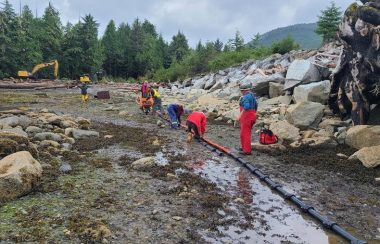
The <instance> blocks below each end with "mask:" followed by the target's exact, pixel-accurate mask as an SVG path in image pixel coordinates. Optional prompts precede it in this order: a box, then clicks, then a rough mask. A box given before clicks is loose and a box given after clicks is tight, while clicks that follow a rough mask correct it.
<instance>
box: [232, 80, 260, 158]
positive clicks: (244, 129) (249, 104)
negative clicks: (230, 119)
mask: <svg viewBox="0 0 380 244" xmlns="http://www.w3.org/2000/svg"><path fill="white" fill-rule="evenodd" d="M251 89H252V84H246V85H241V86H240V91H241V95H242V96H241V97H240V100H239V105H240V114H239V116H238V118H237V120H238V121H240V144H241V150H240V152H239V153H240V154H243V155H251V154H252V153H251V151H252V146H251V138H252V128H253V125H254V124H255V122H256V110H257V101H256V97H255V95H253V93H252V91H251Z"/></svg>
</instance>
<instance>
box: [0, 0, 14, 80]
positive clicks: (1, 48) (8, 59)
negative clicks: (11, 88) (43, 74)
mask: <svg viewBox="0 0 380 244" xmlns="http://www.w3.org/2000/svg"><path fill="white" fill-rule="evenodd" d="M17 27H18V21H17V18H16V13H15V11H14V9H13V7H12V5H11V4H10V3H9V2H8V0H6V1H5V3H4V5H3V7H2V8H1V9H0V77H7V76H15V75H16V72H17V61H16V59H15V57H16V56H17V54H18V50H17V45H15V43H16V41H17V39H18V38H17Z"/></svg>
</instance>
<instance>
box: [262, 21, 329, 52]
mask: <svg viewBox="0 0 380 244" xmlns="http://www.w3.org/2000/svg"><path fill="white" fill-rule="evenodd" d="M316 28H317V24H316V23H311V24H297V25H291V26H287V27H281V28H277V29H274V30H272V31H269V32H267V33H265V34H263V35H262V36H261V42H260V43H261V44H262V45H265V46H270V45H272V43H273V42H275V41H278V40H281V39H283V38H285V37H287V36H288V35H291V36H292V37H293V38H294V40H296V42H297V43H298V44H300V45H301V48H303V49H316V48H319V47H320V46H321V44H322V38H321V37H320V36H319V35H318V34H316V33H315V29H316Z"/></svg>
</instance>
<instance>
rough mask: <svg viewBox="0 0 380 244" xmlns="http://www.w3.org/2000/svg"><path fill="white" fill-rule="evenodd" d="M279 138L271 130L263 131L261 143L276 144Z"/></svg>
mask: <svg viewBox="0 0 380 244" xmlns="http://www.w3.org/2000/svg"><path fill="white" fill-rule="evenodd" d="M277 142H278V137H277V136H276V135H275V134H274V133H273V131H271V130H269V129H265V128H264V129H262V130H261V132H260V143H261V144H263V145H270V144H276V143H277Z"/></svg>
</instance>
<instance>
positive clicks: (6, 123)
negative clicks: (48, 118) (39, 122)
mask: <svg viewBox="0 0 380 244" xmlns="http://www.w3.org/2000/svg"><path fill="white" fill-rule="evenodd" d="M31 123H32V121H31V119H29V117H27V116H24V115H21V116H11V117H6V118H3V119H0V128H5V127H16V126H21V127H22V128H26V127H28V126H29V125H30V124H31Z"/></svg>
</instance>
